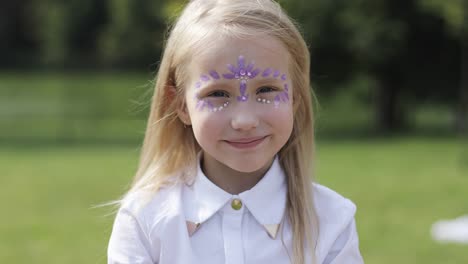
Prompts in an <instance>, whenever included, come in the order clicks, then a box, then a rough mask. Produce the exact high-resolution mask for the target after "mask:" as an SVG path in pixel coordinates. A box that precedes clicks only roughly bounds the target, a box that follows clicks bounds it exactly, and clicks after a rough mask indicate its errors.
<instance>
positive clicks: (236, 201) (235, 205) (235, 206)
mask: <svg viewBox="0 0 468 264" xmlns="http://www.w3.org/2000/svg"><path fill="white" fill-rule="evenodd" d="M231 207H232V209H234V210H240V209H241V208H242V201H241V200H239V199H233V200H232V202H231Z"/></svg>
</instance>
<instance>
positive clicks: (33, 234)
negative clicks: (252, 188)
mask: <svg viewBox="0 0 468 264" xmlns="http://www.w3.org/2000/svg"><path fill="white" fill-rule="evenodd" d="M466 149H467V148H466V145H465V146H463V145H460V142H459V141H458V140H456V139H440V138H439V139H423V138H397V139H389V140H360V141H359V140H352V141H348V140H341V141H333V140H323V141H320V139H319V144H318V147H317V151H318V159H317V162H316V163H317V171H318V173H317V175H318V181H319V182H321V183H322V184H325V185H327V186H329V187H331V188H333V189H335V190H337V191H338V192H340V193H341V194H343V195H344V196H346V197H349V198H351V199H352V200H353V201H354V202H355V203H356V204H357V206H358V211H357V216H356V219H357V224H358V230H359V235H360V240H361V251H362V254H363V256H364V258H365V260H366V263H377V264H386V263H425V264H431V263H434V264H435V263H466V261H467V260H468V254H467V253H466V246H461V245H454V244H438V243H436V242H434V241H432V240H431V238H430V233H429V230H430V227H431V224H432V223H433V222H434V221H436V220H438V219H441V218H453V217H456V216H460V215H462V214H467V213H468V203H466V188H467V186H468V156H467V154H468V153H467V152H466ZM462 151H465V153H462ZM137 156H138V148H137V147H134V146H121V147H116V146H69V147H65V146H36V147H4V148H2V149H0V173H1V175H2V176H1V178H0V206H1V208H2V211H3V213H2V216H3V217H2V218H0V263H52V264H53V263H106V246H107V241H108V238H109V235H110V232H111V226H112V221H113V216H112V215H108V214H109V213H110V212H111V208H99V209H93V206H94V205H96V204H99V203H102V202H106V201H109V200H112V199H115V198H117V197H118V196H119V195H120V194H122V193H123V191H124V190H125V188H126V186H128V184H129V182H130V180H131V177H132V174H133V173H134V171H135V168H136V164H137Z"/></svg>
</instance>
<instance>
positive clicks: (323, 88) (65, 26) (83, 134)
mask: <svg viewBox="0 0 468 264" xmlns="http://www.w3.org/2000/svg"><path fill="white" fill-rule="evenodd" d="M280 2H281V4H282V6H283V7H284V8H285V9H286V10H287V11H288V13H289V14H290V16H291V17H293V18H294V19H296V21H297V23H298V24H299V26H300V27H301V29H302V31H303V34H304V36H305V38H306V40H307V42H308V43H309V46H310V51H311V61H312V72H311V80H312V83H313V88H314V90H315V93H316V95H317V99H318V103H317V104H316V107H315V108H316V127H317V162H316V164H317V173H316V174H317V176H316V178H317V181H318V182H320V183H323V184H325V185H327V186H329V187H331V188H333V189H335V190H337V191H338V192H340V193H341V194H343V195H344V196H346V197H348V198H350V199H352V200H353V201H354V202H355V203H356V204H357V206H358V211H357V215H356V218H357V224H358V231H359V234H360V240H361V251H362V254H363V256H364V259H365V260H366V263H468V253H467V252H468V245H466V244H465V245H463V244H455V243H443V244H441V243H438V242H435V241H433V240H432V238H431V235H430V229H431V225H432V224H433V223H434V222H435V221H437V220H439V219H452V218H455V217H458V216H461V215H464V214H468V202H467V201H468V199H467V198H468V195H467V191H468V144H467V138H468V137H467V135H468V133H467V131H468V47H467V45H468V40H467V39H468V19H467V16H466V14H468V3H467V2H468V1H466V0H354V1H339V0H328V1H322V0H308V1H305V0H302V1H301V0H283V1H280ZM185 3H186V1H182V0H171V1H169V0H156V1H155V0H153V1H149V0H108V1H94V0H80V1H78V0H69V1H53V0H17V1H1V2H0V206H1V208H2V214H1V215H2V217H0V262H1V263H106V247H107V241H108V238H109V236H110V232H111V227H112V221H113V217H114V215H113V214H112V213H113V208H96V207H95V206H96V205H98V204H101V203H104V202H108V201H110V200H113V199H117V198H119V197H120V195H122V194H123V193H124V192H125V190H126V189H127V188H128V186H129V184H130V181H131V179H132V177H133V174H134V173H135V170H136V166H137V162H138V154H139V147H140V144H141V141H142V139H143V135H144V129H145V119H146V117H147V114H148V108H149V103H150V100H151V94H152V87H153V84H154V77H155V73H156V71H157V68H158V64H159V61H160V57H161V52H162V48H163V45H164V39H165V36H166V28H167V26H168V25H169V24H170V23H171V21H173V20H174V18H175V17H176V16H177V14H178V13H179V12H180V10H181V9H182V8H183V6H184V4H185Z"/></svg>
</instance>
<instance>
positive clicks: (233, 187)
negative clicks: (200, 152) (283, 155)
mask: <svg viewBox="0 0 468 264" xmlns="http://www.w3.org/2000/svg"><path fill="white" fill-rule="evenodd" d="M272 163H273V160H271V161H270V162H269V163H267V164H266V165H265V166H263V167H262V168H260V169H259V170H256V171H253V172H240V171H236V170H234V169H232V168H230V167H228V166H226V165H224V164H223V163H221V162H219V161H217V160H215V159H214V158H212V157H209V156H208V155H204V156H203V160H202V164H201V165H202V170H203V173H204V174H205V175H206V177H207V178H208V179H209V180H210V181H211V182H213V183H214V184H216V185H217V186H218V187H219V188H221V189H223V190H224V191H226V192H228V193H230V194H239V193H242V192H244V191H247V190H250V189H252V187H254V186H255V185H256V184H257V183H258V182H259V181H260V180H261V179H262V178H263V176H264V175H265V173H266V172H267V171H268V169H269V168H270V166H271V164H272Z"/></svg>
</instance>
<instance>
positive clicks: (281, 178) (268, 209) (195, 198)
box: [183, 155, 287, 225]
mask: <svg viewBox="0 0 468 264" xmlns="http://www.w3.org/2000/svg"><path fill="white" fill-rule="evenodd" d="M200 157H201V156H200V155H199V162H198V166H197V175H196V179H195V182H194V183H193V184H192V185H190V186H189V185H187V186H186V191H184V198H183V199H184V201H183V203H184V211H185V216H186V220H187V221H190V222H194V223H200V224H202V223H203V222H205V221H206V220H208V219H209V218H210V217H211V216H212V215H214V214H215V213H216V212H218V211H219V210H220V209H221V208H223V207H224V205H225V204H226V203H228V202H230V200H231V199H233V198H234V197H236V198H240V199H241V201H242V203H243V204H244V205H245V206H246V208H247V209H248V211H249V212H250V213H251V214H252V215H253V216H254V218H255V219H256V220H257V221H258V222H259V223H260V224H261V225H277V224H280V222H281V220H282V219H283V215H284V212H285V209H286V195H287V185H286V180H285V174H284V171H283V169H282V168H281V165H280V164H279V160H278V157H275V159H274V161H273V163H272V165H271V167H270V168H269V169H268V171H267V172H266V174H265V175H264V176H263V178H262V179H261V180H260V181H259V182H258V183H257V184H256V185H255V186H254V187H252V188H251V189H250V190H247V191H244V192H242V193H240V194H239V195H232V194H229V193H227V192H226V191H224V190H223V189H221V188H219V187H218V186H217V185H215V184H214V183H213V182H211V181H210V180H209V179H208V178H207V177H206V175H205V174H204V173H203V171H202V170H201V167H200Z"/></svg>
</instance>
